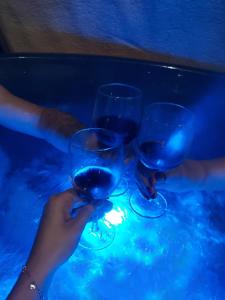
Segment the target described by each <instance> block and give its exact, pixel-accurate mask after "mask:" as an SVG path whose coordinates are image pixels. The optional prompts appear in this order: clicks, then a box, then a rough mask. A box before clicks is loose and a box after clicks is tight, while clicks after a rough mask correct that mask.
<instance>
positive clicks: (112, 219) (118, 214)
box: [105, 207, 126, 225]
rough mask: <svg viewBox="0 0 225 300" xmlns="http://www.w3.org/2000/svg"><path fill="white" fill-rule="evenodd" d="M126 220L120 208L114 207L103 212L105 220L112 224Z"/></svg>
mask: <svg viewBox="0 0 225 300" xmlns="http://www.w3.org/2000/svg"><path fill="white" fill-rule="evenodd" d="M125 220H126V216H125V212H124V211H123V210H122V209H121V208H119V207H118V208H114V209H112V210H111V211H110V212H108V213H106V214H105V221H106V222H109V223H111V224H112V225H119V224H122V223H123V222H124V221H125Z"/></svg>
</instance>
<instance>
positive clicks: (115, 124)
mask: <svg viewBox="0 0 225 300" xmlns="http://www.w3.org/2000/svg"><path fill="white" fill-rule="evenodd" d="M94 122H95V126H96V127H99V128H104V129H108V130H111V131H114V132H116V133H118V134H119V135H120V136H121V137H122V141H123V143H124V144H125V145H127V144H129V143H130V142H131V141H132V140H133V139H135V138H136V137H137V135H138V131H139V125H138V123H137V122H135V121H133V120H131V119H128V118H124V117H118V116H116V115H114V116H113V115H105V116H100V117H99V118H97V119H96V120H95V121H94Z"/></svg>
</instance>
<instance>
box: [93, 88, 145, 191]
mask: <svg viewBox="0 0 225 300" xmlns="http://www.w3.org/2000/svg"><path fill="white" fill-rule="evenodd" d="M141 100H142V92H141V90H140V89H138V88H136V87H134V86H132V85H128V84H123V83H109V84H104V85H101V86H100V87H99V88H98V90H97V96H96V101H95V106H94V111H93V117H92V124H93V126H95V127H100V128H104V129H108V130H111V131H114V132H116V133H117V134H119V135H120V137H121V140H122V143H123V144H124V146H125V156H126V157H127V158H129V156H131V155H132V154H131V152H132V149H131V147H130V143H131V142H132V141H133V140H134V139H135V138H136V137H137V135H138V133H139V128H140V123H141V117H142V103H141ZM126 190H127V181H126V180H125V179H123V180H122V181H121V183H120V186H119V188H118V189H117V190H116V191H115V193H114V194H113V196H118V195H121V194H124V193H125V192H126Z"/></svg>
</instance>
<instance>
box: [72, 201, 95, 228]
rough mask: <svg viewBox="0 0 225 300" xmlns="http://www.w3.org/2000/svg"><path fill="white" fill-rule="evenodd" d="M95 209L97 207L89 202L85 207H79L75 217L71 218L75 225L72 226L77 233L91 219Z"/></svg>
mask: <svg viewBox="0 0 225 300" xmlns="http://www.w3.org/2000/svg"><path fill="white" fill-rule="evenodd" d="M94 210H95V207H94V206H93V205H91V204H88V205H86V206H84V207H81V208H79V209H77V213H76V217H75V219H71V223H72V225H73V226H72V228H73V230H74V231H75V233H77V231H78V232H82V230H83V229H84V226H85V225H86V223H87V222H88V220H89V219H90V217H91V215H92V214H93V212H94Z"/></svg>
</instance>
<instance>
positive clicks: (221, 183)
mask: <svg viewBox="0 0 225 300" xmlns="http://www.w3.org/2000/svg"><path fill="white" fill-rule="evenodd" d="M162 186H164V187H166V188H167V189H168V190H171V191H178V192H183V191H184V192H185V191H190V190H199V191H200V190H206V191H216V190H217V191H223V190H224V191H225V158H217V159H212V160H186V161H185V162H184V163H183V164H182V165H180V166H179V167H177V168H175V169H173V170H171V171H169V172H167V180H166V182H165V183H163V184H162Z"/></svg>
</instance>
